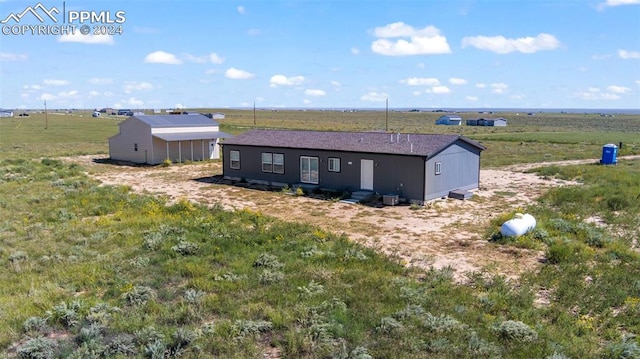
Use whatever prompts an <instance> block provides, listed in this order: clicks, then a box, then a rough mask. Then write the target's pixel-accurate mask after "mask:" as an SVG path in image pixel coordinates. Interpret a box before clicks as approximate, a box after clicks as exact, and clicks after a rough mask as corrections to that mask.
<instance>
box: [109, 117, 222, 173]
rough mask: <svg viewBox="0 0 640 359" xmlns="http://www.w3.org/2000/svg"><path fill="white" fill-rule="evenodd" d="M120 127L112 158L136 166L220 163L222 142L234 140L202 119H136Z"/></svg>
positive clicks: (112, 145)
mask: <svg viewBox="0 0 640 359" xmlns="http://www.w3.org/2000/svg"><path fill="white" fill-rule="evenodd" d="M119 126H120V132H119V133H118V134H117V135H114V136H112V137H110V138H109V156H110V158H111V159H114V160H122V161H130V162H135V163H147V164H158V163H162V162H163V161H165V160H167V159H169V160H171V161H172V162H183V161H202V160H207V159H219V158H220V148H219V146H218V141H219V139H220V138H226V137H231V135H229V134H227V133H224V132H220V126H219V124H218V122H216V121H214V120H212V119H210V118H208V117H205V116H202V115H136V116H131V117H129V118H127V119H126V120H124V121H122V122H121V123H120V125H119Z"/></svg>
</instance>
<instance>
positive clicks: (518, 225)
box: [500, 213, 536, 237]
mask: <svg viewBox="0 0 640 359" xmlns="http://www.w3.org/2000/svg"><path fill="white" fill-rule="evenodd" d="M534 228H536V219H535V218H533V216H532V215H530V214H528V213H527V214H522V213H516V215H515V217H514V218H512V219H510V220H508V221H506V222H504V223H503V224H502V227H500V233H501V234H502V236H504V237H518V236H521V235H523V234H525V233H527V232H529V231H531V230H533V229H534Z"/></svg>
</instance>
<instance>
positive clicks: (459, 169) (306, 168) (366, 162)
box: [221, 130, 485, 203]
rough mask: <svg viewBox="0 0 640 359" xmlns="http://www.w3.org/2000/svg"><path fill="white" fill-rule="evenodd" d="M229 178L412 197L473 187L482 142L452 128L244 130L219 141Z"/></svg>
mask: <svg viewBox="0 0 640 359" xmlns="http://www.w3.org/2000/svg"><path fill="white" fill-rule="evenodd" d="M221 146H222V152H223V156H222V157H223V161H224V163H223V175H224V178H226V179H229V180H238V181H248V182H251V183H258V184H266V185H273V186H285V185H286V186H301V187H306V188H312V189H313V188H319V189H327V190H333V191H348V192H359V191H370V192H371V193H379V194H383V195H387V196H397V198H398V199H404V200H405V201H408V202H412V203H424V202H425V201H428V200H431V199H434V198H439V197H442V196H448V195H450V192H453V191H462V192H464V191H467V190H470V189H475V188H478V185H479V181H480V152H481V151H482V150H484V149H485V147H484V146H482V145H481V144H479V143H477V142H475V141H472V140H470V139H468V138H466V137H463V136H458V135H432V134H389V133H381V132H318V131H288V130H251V131H248V132H245V133H243V134H240V135H238V136H235V137H233V138H230V139H227V140H225V141H224V142H222V143H221Z"/></svg>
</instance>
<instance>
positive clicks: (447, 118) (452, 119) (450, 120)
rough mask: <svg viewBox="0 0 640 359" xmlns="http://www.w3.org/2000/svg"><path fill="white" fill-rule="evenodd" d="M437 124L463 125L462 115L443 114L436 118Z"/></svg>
mask: <svg viewBox="0 0 640 359" xmlns="http://www.w3.org/2000/svg"><path fill="white" fill-rule="evenodd" d="M436 125H450V126H460V125H462V117H460V116H458V115H442V116H440V118H438V119H437V120H436Z"/></svg>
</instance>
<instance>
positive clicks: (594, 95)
mask: <svg viewBox="0 0 640 359" xmlns="http://www.w3.org/2000/svg"><path fill="white" fill-rule="evenodd" d="M591 90H593V89H589V91H581V92H578V93H576V95H575V96H576V97H577V98H579V99H582V100H587V101H595V100H618V99H620V96H619V95H617V94H612V93H603V92H600V91H591Z"/></svg>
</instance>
